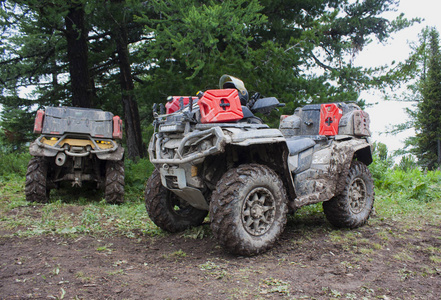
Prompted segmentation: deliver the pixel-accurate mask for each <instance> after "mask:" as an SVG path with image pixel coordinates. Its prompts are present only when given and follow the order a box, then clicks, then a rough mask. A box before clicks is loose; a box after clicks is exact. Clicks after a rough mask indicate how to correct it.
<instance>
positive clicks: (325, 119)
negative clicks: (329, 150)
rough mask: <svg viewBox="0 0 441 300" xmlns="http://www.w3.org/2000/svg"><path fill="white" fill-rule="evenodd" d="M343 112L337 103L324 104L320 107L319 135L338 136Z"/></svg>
mask: <svg viewBox="0 0 441 300" xmlns="http://www.w3.org/2000/svg"><path fill="white" fill-rule="evenodd" d="M342 115H343V111H342V110H341V109H340V108H339V107H338V106H337V104H335V103H327V104H322V105H321V107H320V130H319V135H328V136H329V135H337V134H338V123H339V122H340V119H341V117H342Z"/></svg>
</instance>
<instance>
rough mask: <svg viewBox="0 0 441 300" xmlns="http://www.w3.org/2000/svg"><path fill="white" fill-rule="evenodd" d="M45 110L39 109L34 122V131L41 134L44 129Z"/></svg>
mask: <svg viewBox="0 0 441 300" xmlns="http://www.w3.org/2000/svg"><path fill="white" fill-rule="evenodd" d="M43 121H44V110H41V109H39V110H37V115H36V116H35V123H34V133H38V134H40V133H41V132H42V131H43Z"/></svg>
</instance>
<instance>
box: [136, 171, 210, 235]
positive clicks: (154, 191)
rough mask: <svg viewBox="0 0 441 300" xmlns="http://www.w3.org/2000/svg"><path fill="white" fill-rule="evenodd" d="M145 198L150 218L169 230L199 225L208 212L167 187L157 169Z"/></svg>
mask: <svg viewBox="0 0 441 300" xmlns="http://www.w3.org/2000/svg"><path fill="white" fill-rule="evenodd" d="M144 198H145V207H146V209H147V213H148V214H149V217H150V219H151V220H152V221H153V223H155V224H156V225H157V226H158V227H159V228H161V229H163V230H165V231H168V232H179V231H184V230H185V229H187V228H190V227H195V226H199V225H201V224H202V223H203V222H204V219H205V217H206V216H207V214H208V211H205V210H200V209H197V208H194V207H193V206H191V205H190V204H188V203H187V202H186V201H185V200H183V199H181V198H179V197H178V196H177V195H176V194H174V193H173V192H172V191H170V190H168V189H167V188H165V187H164V186H163V185H162V183H161V175H160V173H159V171H158V170H156V169H155V170H154V171H153V173H152V175H151V176H150V178H149V179H148V181H147V185H146V188H145V194H144Z"/></svg>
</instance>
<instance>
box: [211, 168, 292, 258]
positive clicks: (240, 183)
mask: <svg viewBox="0 0 441 300" xmlns="http://www.w3.org/2000/svg"><path fill="white" fill-rule="evenodd" d="M287 211H288V208H287V196H286V192H285V187H284V185H283V182H282V180H281V179H280V177H279V176H278V175H277V174H276V173H275V172H274V171H273V170H271V169H270V168H269V167H267V166H264V165H258V164H249V165H241V166H239V167H237V168H234V169H230V170H229V171H227V172H226V173H225V174H224V175H223V176H222V178H221V179H220V180H219V182H218V183H217V186H216V190H215V191H214V192H213V196H212V201H211V203H210V219H211V230H212V232H213V234H214V236H215V237H216V238H217V239H218V240H219V242H220V243H221V245H222V246H223V247H224V248H226V249H227V250H228V251H230V252H232V253H235V254H239V255H255V254H259V253H262V252H264V251H266V250H267V249H269V248H270V247H271V246H272V245H273V244H274V242H275V241H276V240H277V239H278V238H279V236H280V235H281V233H282V232H283V230H284V228H285V225H286V214H287Z"/></svg>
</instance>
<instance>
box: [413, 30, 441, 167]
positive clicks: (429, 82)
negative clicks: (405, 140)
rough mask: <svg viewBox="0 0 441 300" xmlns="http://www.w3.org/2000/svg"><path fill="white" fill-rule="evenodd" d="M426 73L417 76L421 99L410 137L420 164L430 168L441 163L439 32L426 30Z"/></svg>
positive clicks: (440, 54)
mask: <svg viewBox="0 0 441 300" xmlns="http://www.w3.org/2000/svg"><path fill="white" fill-rule="evenodd" d="M428 38H429V44H428V47H427V56H428V63H427V73H426V74H425V76H423V77H422V78H421V81H420V84H419V86H420V93H421V101H420V102H419V103H418V109H417V113H416V120H415V131H416V136H415V138H414V139H413V140H412V144H413V145H414V148H413V149H412V153H414V154H415V155H416V156H417V158H418V162H419V164H420V165H422V166H423V167H425V168H427V169H429V170H433V169H435V168H436V167H437V166H440V165H441V52H440V45H439V33H438V31H437V30H436V29H435V28H432V29H430V30H429V31H428Z"/></svg>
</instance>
